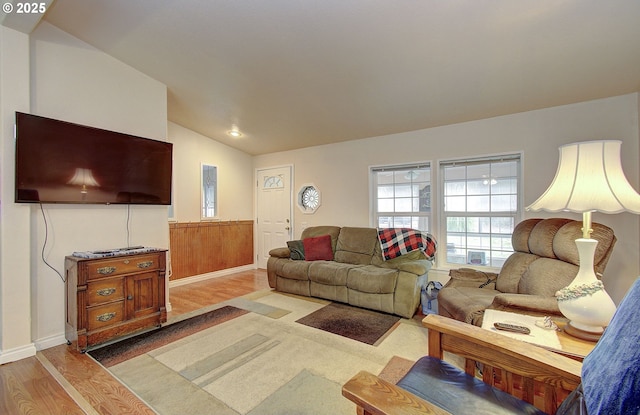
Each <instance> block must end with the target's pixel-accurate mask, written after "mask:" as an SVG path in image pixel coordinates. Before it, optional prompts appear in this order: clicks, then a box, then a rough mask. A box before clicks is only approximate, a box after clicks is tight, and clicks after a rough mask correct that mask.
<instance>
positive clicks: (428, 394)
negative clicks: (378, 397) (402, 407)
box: [398, 356, 544, 415]
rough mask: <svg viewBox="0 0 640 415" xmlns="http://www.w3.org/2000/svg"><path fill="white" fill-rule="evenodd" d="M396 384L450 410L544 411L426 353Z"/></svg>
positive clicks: (498, 414)
mask: <svg viewBox="0 0 640 415" xmlns="http://www.w3.org/2000/svg"><path fill="white" fill-rule="evenodd" d="M398 386H400V387H401V388H402V389H404V390H406V391H409V392H411V393H413V394H414V395H416V396H419V397H420V398H422V399H424V400H426V401H429V402H431V403H433V404H434V405H437V406H439V407H440V408H442V409H444V410H446V411H448V412H450V413H452V414H468V413H473V414H478V415H484V414H486V415H502V414H532V415H533V414H535V415H542V414H544V412H542V411H540V410H539V409H537V408H536V407H535V406H533V405H530V404H528V403H526V402H524V401H521V400H520V399H517V398H515V397H513V396H511V395H509V394H508V393H506V392H503V391H501V390H498V389H496V388H494V387H492V386H490V385H488V384H486V383H484V382H482V381H481V380H480V379H476V378H474V377H473V376H470V375H467V374H466V373H464V371H462V370H461V369H459V368H457V367H455V366H453V365H451V364H450V363H447V362H445V361H442V360H439V359H436V358H433V357H429V356H425V357H423V358H421V359H420V360H418V361H417V362H416V363H415V364H414V365H413V367H412V368H411V370H409V372H408V373H407V374H406V375H405V376H404V377H403V378H402V379H400V381H399V382H398ZM470 408H473V409H471V410H470Z"/></svg>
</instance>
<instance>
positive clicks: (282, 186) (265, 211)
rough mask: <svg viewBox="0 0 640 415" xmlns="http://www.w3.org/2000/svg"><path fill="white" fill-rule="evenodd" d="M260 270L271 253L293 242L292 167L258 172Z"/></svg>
mask: <svg viewBox="0 0 640 415" xmlns="http://www.w3.org/2000/svg"><path fill="white" fill-rule="evenodd" d="M257 176H258V183H257V184H258V187H257V192H258V194H257V197H256V199H257V205H258V219H257V228H258V231H257V235H258V244H257V245H258V247H257V248H258V268H266V267H267V260H268V259H269V251H270V250H271V249H273V248H278V247H283V246H287V241H289V240H291V239H292V238H291V235H292V231H293V228H292V226H291V225H292V224H291V219H292V217H291V209H292V203H291V202H292V200H291V198H292V196H291V167H290V166H287V167H277V168H272V169H265V170H258V171H257Z"/></svg>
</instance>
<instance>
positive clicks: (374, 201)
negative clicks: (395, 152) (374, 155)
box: [369, 161, 435, 233]
mask: <svg viewBox="0 0 640 415" xmlns="http://www.w3.org/2000/svg"><path fill="white" fill-rule="evenodd" d="M411 169H428V170H429V172H428V179H427V181H417V182H416V184H419V183H428V186H429V196H428V200H429V207H428V211H426V212H420V211H419V210H418V211H413V210H412V211H405V212H402V211H400V212H397V211H393V212H389V211H385V212H379V211H378V200H379V198H378V185H379V184H380V183H379V181H378V176H377V174H378V173H381V172H397V171H404V170H411ZM433 172H434V169H433V163H432V162H430V161H422V162H412V163H398V164H385V165H375V166H369V182H370V197H369V200H370V212H371V216H370V221H371V224H372V226H373V227H375V228H381V227H380V226H379V225H380V217H385V216H389V217H394V218H395V217H411V218H426V224H427V229H421V230H423V231H425V232H429V233H432V232H433V226H434V223H435V222H434V209H433V206H434V205H433V200H434V199H433V194H434V181H433ZM412 184H413V181H412V180H410V182H409V185H410V186H411V185H412ZM395 185H396V183H394V184H393V186H394V194H395ZM421 190H422V189H418V191H419V192H420V191H421ZM407 198H411V199H413V198H415V197H414V196H413V190H412V196H410V197H407V196H405V197H400V198H398V199H407ZM393 200H394V205H395V200H396V197H395V196H394V197H393ZM412 203H413V202H412ZM418 203H420V194H418ZM394 208H395V207H394ZM412 209H413V208H412ZM418 209H420V208H419V207H418ZM418 220H420V219H418ZM412 222H413V219H412ZM389 227H414V226H402V225H396V224H395V223H394V224H393V226H389Z"/></svg>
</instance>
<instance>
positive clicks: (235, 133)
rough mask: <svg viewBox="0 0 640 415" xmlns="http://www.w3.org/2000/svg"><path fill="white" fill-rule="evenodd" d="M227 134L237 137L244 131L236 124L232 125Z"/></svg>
mask: <svg viewBox="0 0 640 415" xmlns="http://www.w3.org/2000/svg"><path fill="white" fill-rule="evenodd" d="M227 134H229V135H230V136H231V137H235V138H238V137H242V133H241V132H240V130H238V126H237V125H235V124H234V125H232V126H231V131H227Z"/></svg>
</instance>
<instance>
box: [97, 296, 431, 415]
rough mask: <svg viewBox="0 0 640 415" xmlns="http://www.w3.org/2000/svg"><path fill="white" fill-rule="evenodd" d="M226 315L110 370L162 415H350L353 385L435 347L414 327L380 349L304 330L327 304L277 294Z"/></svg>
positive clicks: (400, 330) (239, 303)
mask: <svg viewBox="0 0 640 415" xmlns="http://www.w3.org/2000/svg"><path fill="white" fill-rule="evenodd" d="M232 304H233V305H232ZM224 305H225V306H227V307H230V309H227V310H228V311H229V313H231V314H230V315H234V316H235V317H232V318H229V319H228V320H226V321H224V322H220V323H219V324H214V325H212V326H210V327H208V328H205V329H203V330H200V331H197V332H196V333H193V334H191V335H188V336H186V337H183V338H181V339H178V340H175V341H172V342H170V343H165V342H164V341H162V342H156V346H158V345H160V346H159V347H156V348H153V349H152V350H147V351H145V352H144V353H141V354H137V355H136V356H135V357H131V356H132V354H129V358H127V359H125V360H122V361H121V362H120V363H117V364H113V365H110V366H109V367H108V368H107V369H108V370H109V371H110V372H111V373H112V374H113V375H114V376H115V377H116V378H118V379H119V380H120V381H121V382H122V383H124V384H125V385H127V386H128V387H129V388H130V389H131V390H132V391H133V392H134V393H136V394H137V395H138V396H139V397H140V398H141V399H143V400H144V401H145V402H146V403H147V404H148V405H149V406H151V407H152V408H153V409H154V410H155V411H156V412H157V413H158V414H160V415H173V414H176V415H177V414H180V415H182V414H219V415H269V414H274V415H275V414H300V415H304V414H309V415H312V414H313V415H342V414H344V415H352V414H353V413H355V405H354V404H353V403H352V402H350V401H349V400H347V399H345V398H344V397H342V395H341V388H342V385H343V384H344V383H345V382H346V381H347V380H348V379H350V378H351V377H352V376H354V375H355V374H356V373H358V372H359V371H360V370H367V371H369V372H372V373H380V372H381V371H382V370H383V368H385V367H387V366H388V364H389V363H390V361H391V360H392V358H393V357H394V356H396V355H398V356H400V357H402V358H403V359H409V360H417V359H418V358H419V357H420V356H422V355H424V353H425V351H426V347H427V346H426V340H427V333H426V329H424V328H423V327H420V326H419V325H416V324H414V323H413V322H412V321H411V320H409V319H401V320H400V322H398V324H397V326H396V328H395V329H394V330H391V331H390V332H389V333H387V335H386V337H384V335H383V337H384V340H383V341H381V342H379V343H378V345H376V346H374V345H370V344H366V343H363V342H360V341H353V339H350V338H347V337H343V336H340V335H335V334H333V333H330V332H328V331H324V330H318V329H316V328H313V327H310V326H306V325H303V324H300V323H297V321H298V320H300V319H302V318H303V317H305V316H308V315H310V314H313V313H314V312H316V311H318V310H320V309H322V308H324V307H325V306H326V305H328V302H326V301H324V302H318V301H311V300H307V299H305V298H302V297H297V296H290V295H282V294H279V293H275V292H274V293H270V294H267V295H263V296H260V297H259V298H256V297H251V298H243V299H241V300H238V299H234V300H231V301H229V302H228V303H226V304H224ZM219 307H220V306H219ZM239 307H243V308H247V309H249V310H246V309H245V310H240V311H245V312H244V313H239V312H237V311H233V308H236V309H237V308H239ZM222 308H224V307H221V308H219V309H222ZM277 310H281V311H279V312H278V311H277ZM214 314H215V313H214ZM94 354H95V353H94ZM394 366H397V365H394ZM401 366H404V364H402V365H401Z"/></svg>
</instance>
